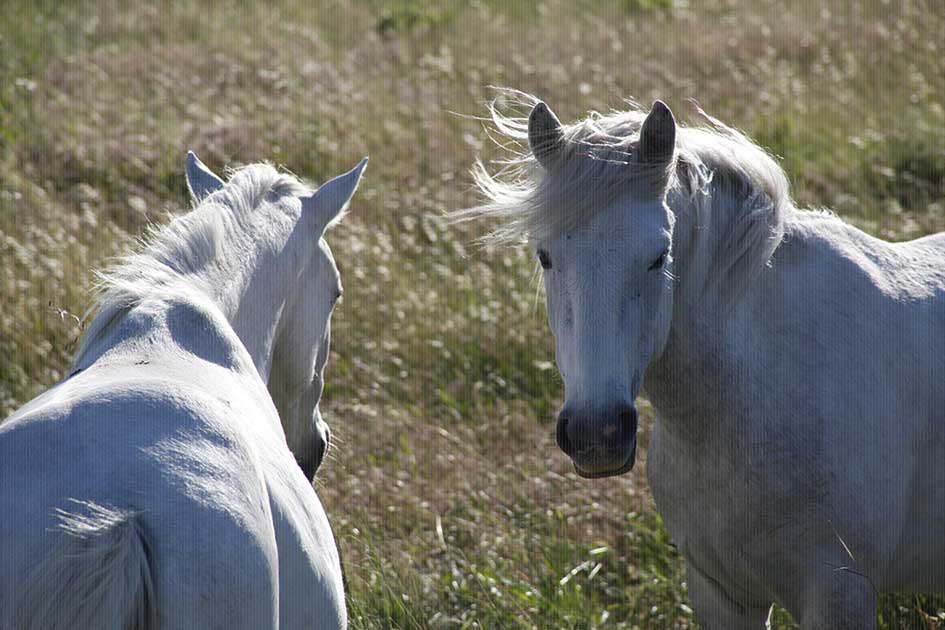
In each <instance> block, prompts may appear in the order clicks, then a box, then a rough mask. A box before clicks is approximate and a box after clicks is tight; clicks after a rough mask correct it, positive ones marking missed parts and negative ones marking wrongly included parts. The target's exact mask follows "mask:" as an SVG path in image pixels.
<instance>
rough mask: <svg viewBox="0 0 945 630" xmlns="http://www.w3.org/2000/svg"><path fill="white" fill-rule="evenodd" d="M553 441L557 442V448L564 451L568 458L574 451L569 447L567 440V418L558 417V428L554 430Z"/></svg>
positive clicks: (569, 441)
mask: <svg viewBox="0 0 945 630" xmlns="http://www.w3.org/2000/svg"><path fill="white" fill-rule="evenodd" d="M555 439H556V440H557V442H558V448H560V449H561V450H562V451H564V454H565V455H568V456H570V455H571V452H572V451H573V450H574V449H573V448H572V446H571V440H569V439H568V418H567V416H559V417H558V426H557V428H556V430H555Z"/></svg>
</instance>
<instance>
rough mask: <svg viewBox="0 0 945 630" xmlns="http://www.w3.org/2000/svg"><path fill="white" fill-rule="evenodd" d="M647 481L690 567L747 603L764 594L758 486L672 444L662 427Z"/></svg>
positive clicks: (729, 468) (652, 442) (722, 464)
mask: <svg viewBox="0 0 945 630" xmlns="http://www.w3.org/2000/svg"><path fill="white" fill-rule="evenodd" d="M647 476H648V478H649V482H650V487H651V489H652V491H653V497H654V499H655V501H656V506H657V509H658V510H659V513H660V515H661V517H662V518H663V522H664V523H665V524H666V528H667V530H668V531H669V533H670V535H671V536H672V538H673V541H674V542H675V544H676V545H677V546H678V548H679V550H680V552H681V553H682V554H683V556H684V557H685V558H686V560H687V562H689V563H691V564H694V565H695V566H696V567H698V569H699V570H700V571H701V572H702V573H704V574H706V575H709V576H712V577H713V578H714V579H716V580H718V581H719V582H722V583H726V584H729V585H730V587H731V588H732V589H733V590H736V591H739V592H740V593H741V595H742V597H751V596H752V595H754V594H756V593H758V592H759V590H761V589H760V586H759V585H756V584H754V582H755V576H756V575H757V574H758V572H759V569H760V567H758V566H756V565H757V563H756V561H755V560H756V559H755V555H756V554H755V551H756V549H755V547H756V546H757V544H756V541H757V540H758V535H759V532H763V531H765V530H766V528H767V525H766V524H765V521H766V510H765V508H764V507H762V506H761V504H760V503H759V501H760V499H759V498H758V497H755V496H754V495H753V490H752V484H750V483H743V482H742V481H741V480H740V478H739V476H738V475H737V474H736V473H735V471H734V470H733V466H732V464H731V463H729V462H726V461H724V460H722V461H720V460H718V459H717V458H713V457H707V456H705V455H704V454H703V453H698V452H689V451H687V450H685V449H680V448H679V447H678V446H676V447H674V446H672V445H670V444H668V443H667V439H666V436H665V435H663V434H662V433H661V430H660V428H659V426H658V425H657V426H654V429H653V434H652V437H651V439H650V448H649V451H648V454H647ZM733 595H734V593H733Z"/></svg>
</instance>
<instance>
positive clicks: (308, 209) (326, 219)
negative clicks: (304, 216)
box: [302, 158, 368, 231]
mask: <svg viewBox="0 0 945 630" xmlns="http://www.w3.org/2000/svg"><path fill="white" fill-rule="evenodd" d="M367 163H368V159H367V158H364V159H362V160H361V162H359V163H358V165H357V166H355V167H354V168H353V169H351V170H350V171H348V172H347V173H345V174H344V175H339V176H338V177H335V178H334V179H331V180H329V181H327V182H325V183H324V184H322V185H321V187H320V188H319V189H318V190H317V191H315V193H314V194H313V195H312V196H310V197H303V198H302V212H303V213H314V215H315V221H316V223H317V224H318V226H319V228H318V229H319V230H322V231H323V230H325V229H326V228H327V227H328V226H329V225H330V224H331V223H332V222H334V221H337V220H339V219H340V218H341V216H342V214H343V213H344V211H345V208H347V206H348V202H349V201H351V197H352V196H354V191H355V190H357V188H358V182H360V181H361V173H362V172H363V171H364V167H365V166H367Z"/></svg>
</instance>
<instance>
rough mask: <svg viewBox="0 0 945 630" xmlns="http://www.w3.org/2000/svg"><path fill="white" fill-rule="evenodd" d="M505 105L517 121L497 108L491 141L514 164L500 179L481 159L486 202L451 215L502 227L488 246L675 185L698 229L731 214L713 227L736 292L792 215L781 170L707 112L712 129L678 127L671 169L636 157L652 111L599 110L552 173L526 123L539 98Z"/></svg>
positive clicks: (573, 135)
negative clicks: (533, 146)
mask: <svg viewBox="0 0 945 630" xmlns="http://www.w3.org/2000/svg"><path fill="white" fill-rule="evenodd" d="M499 100H501V101H504V103H505V108H504V109H507V110H511V111H513V112H518V113H515V114H512V115H506V114H504V113H503V111H502V109H500V107H499V106H498V104H497V103H498V102H499V101H494V102H493V103H492V104H491V105H490V118H491V120H492V123H493V130H492V133H491V134H490V136H492V139H493V140H494V141H495V142H496V144H497V145H498V146H499V147H500V148H502V149H504V150H506V151H509V152H511V157H510V158H509V159H507V160H505V161H504V162H500V164H501V165H502V167H501V168H500V169H499V170H498V171H497V172H495V173H490V172H489V170H488V169H487V168H486V167H485V166H484V165H483V163H482V162H481V161H478V162H477V163H476V166H475V167H474V169H473V177H474V180H475V183H476V185H477V187H478V188H479V190H480V192H481V193H482V194H483V195H484V196H485V198H486V202H485V203H484V204H482V205H480V206H478V207H475V208H471V209H469V210H464V211H460V212H458V213H456V214H455V215H454V216H455V217H456V218H458V219H459V220H464V219H469V218H473V217H494V218H498V219H500V220H501V225H500V226H499V228H498V229H496V230H495V231H494V232H493V233H492V234H491V235H489V236H488V237H486V238H487V240H490V241H492V242H495V243H515V242H523V241H537V240H542V239H545V238H549V237H554V236H556V235H558V234H561V233H565V232H568V231H571V230H574V229H577V228H578V227H580V226H581V225H583V224H586V223H587V222H588V221H590V220H591V219H592V218H593V217H594V216H595V215H596V214H597V213H598V212H600V211H601V210H602V209H604V208H606V207H607V206H608V205H609V204H610V203H611V202H612V201H613V200H614V199H616V198H617V197H618V196H620V195H621V194H623V193H625V192H633V194H634V195H635V196H637V197H641V196H643V197H645V196H648V195H655V194H660V193H662V192H665V191H666V190H667V189H668V188H670V187H678V188H679V189H680V190H682V191H685V192H686V194H687V196H688V197H689V198H690V200H691V201H692V202H693V206H694V211H695V213H696V214H697V215H699V214H700V213H702V214H703V216H696V217H694V220H695V221H697V222H698V224H699V225H703V224H704V225H709V224H710V222H709V221H707V220H706V219H707V217H706V216H704V213H707V212H710V211H711V212H716V211H717V212H720V213H722V212H724V213H725V214H727V215H728V216H726V217H715V218H714V219H713V220H712V221H711V224H712V225H714V226H718V225H725V226H727V227H728V228H729V231H728V232H727V233H726V234H715V236H714V237H715V238H717V239H718V240H719V241H720V242H721V243H722V246H723V247H725V246H729V245H731V246H732V250H731V252H728V253H731V256H728V255H727V252H724V251H723V252H718V251H717V252H716V260H715V262H714V265H713V266H714V268H715V269H716V270H718V271H720V272H721V273H725V274H727V275H730V276H732V278H731V279H732V282H731V285H732V286H733V287H734V286H745V285H746V284H747V283H749V282H750V280H751V278H753V277H754V276H755V275H757V273H758V271H759V270H760V269H761V268H763V267H764V266H765V265H766V264H767V261H768V259H769V258H770V256H771V254H772V253H773V252H774V249H775V248H776V247H777V246H778V244H779V243H780V240H781V235H782V233H783V223H784V217H785V213H786V212H787V211H788V210H789V208H791V207H792V203H791V199H790V188H789V185H788V181H787V177H786V176H785V174H784V171H783V170H782V169H781V167H780V166H778V164H777V163H776V162H775V161H774V159H773V158H772V157H771V156H770V155H768V154H767V153H766V152H765V151H764V150H763V149H761V148H760V147H758V146H757V145H756V144H754V143H753V142H752V141H751V140H749V139H748V138H747V137H746V136H744V135H743V134H742V133H740V132H738V131H737V130H734V129H732V128H730V127H728V126H726V125H724V124H723V123H721V122H720V121H718V120H716V119H714V118H712V117H711V116H709V115H708V114H705V112H703V111H702V110H701V109H700V110H699V112H700V114H702V115H703V116H704V117H705V118H706V120H707V121H708V122H709V126H706V127H684V126H680V127H679V129H678V133H677V138H676V158H675V159H674V160H672V161H671V162H670V163H669V164H661V165H652V164H648V163H646V162H644V161H641V160H639V159H636V154H637V145H638V142H639V135H640V129H641V127H642V125H643V121H644V120H645V119H646V111H644V110H643V109H642V108H641V107H640V106H638V105H637V104H635V103H634V102H632V101H628V108H629V109H628V110H627V111H617V112H611V113H609V114H600V113H597V112H592V113H590V114H589V115H588V116H587V118H585V119H583V120H581V121H578V122H576V123H574V124H571V125H563V126H562V133H563V139H564V142H563V143H562V146H561V148H560V150H559V151H558V152H557V154H556V156H555V158H554V161H553V163H552V164H551V165H550V166H549V168H548V169H547V170H546V169H544V168H542V167H541V166H539V164H538V163H537V161H536V160H535V158H534V156H533V155H531V152H530V150H529V148H528V144H527V142H526V140H527V122H528V119H527V117H525V116H522V115H521V112H524V111H528V110H529V109H530V108H531V107H533V106H534V104H535V103H537V102H538V99H537V98H536V97H534V96H531V95H528V94H524V93H522V92H518V91H514V90H502V91H500V99H499ZM722 196H726V197H727V198H726V199H721V198H720V197H722ZM736 259H737V260H736ZM702 262H703V263H704V264H706V265H708V264H709V261H702ZM736 293H737V291H736Z"/></svg>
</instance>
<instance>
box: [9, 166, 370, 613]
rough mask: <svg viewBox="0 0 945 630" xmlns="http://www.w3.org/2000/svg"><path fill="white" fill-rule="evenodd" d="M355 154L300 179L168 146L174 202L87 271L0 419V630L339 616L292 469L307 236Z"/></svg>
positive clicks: (331, 217)
mask: <svg viewBox="0 0 945 630" xmlns="http://www.w3.org/2000/svg"><path fill="white" fill-rule="evenodd" d="M365 162H366V160H365V161H362V162H361V164H359V165H358V166H357V167H356V168H355V169H353V170H352V171H351V172H349V173H347V174H345V175H342V176H340V177H337V178H335V179H333V180H331V181H329V182H328V183H326V184H324V185H323V186H321V187H320V188H319V189H318V190H317V191H316V192H314V193H313V192H312V191H311V190H309V189H308V188H306V187H305V186H304V185H302V184H301V183H300V182H299V181H298V180H297V179H295V178H294V177H292V176H289V175H286V174H282V173H279V172H277V171H276V170H275V169H274V168H272V167H271V166H268V165H266V164H257V165H252V166H248V167H245V168H243V169H240V170H238V171H236V172H235V173H234V174H233V175H232V177H230V178H229V181H227V182H226V183H224V182H223V181H222V180H220V179H219V178H218V177H217V176H216V175H214V174H213V173H212V172H210V171H209V170H208V169H207V168H206V167H204V166H203V165H202V164H201V163H200V161H199V160H197V158H196V157H195V156H194V155H193V154H192V153H191V154H189V155H188V158H187V181H188V185H189V187H190V190H191V193H192V194H193V197H194V199H195V202H196V208H195V209H194V210H193V211H192V212H190V213H189V214H186V215H184V216H181V217H179V218H177V219H175V220H174V221H172V222H171V223H170V224H169V225H167V226H166V227H165V228H164V229H162V230H160V231H157V232H156V233H155V234H153V235H152V238H151V239H150V240H149V242H148V244H147V245H146V247H145V248H144V250H143V251H142V252H141V253H138V254H134V255H132V256H130V257H128V258H127V259H126V260H124V261H123V262H122V263H121V264H120V265H118V266H117V267H116V268H115V269H114V270H113V271H112V272H110V273H108V274H106V275H104V276H103V278H102V280H103V293H102V295H101V297H100V300H99V303H98V314H97V315H96V317H95V318H94V319H93V320H92V321H91V323H90V326H89V327H88V330H87V332H86V333H85V335H84V337H83V339H82V340H81V343H80V346H79V349H78V351H77V354H76V357H75V360H74V363H73V366H72V369H71V371H70V373H69V375H68V376H67V377H66V378H65V379H63V380H62V381H61V382H60V383H58V384H57V385H55V386H54V387H52V388H51V389H50V390H48V391H47V392H46V393H44V394H42V395H41V396H39V397H38V398H36V399H34V400H33V401H31V402H29V403H28V404H27V405H26V406H24V407H23V408H21V409H20V410H18V411H17V412H16V413H14V414H13V415H12V416H11V417H10V418H9V419H7V420H6V421H5V422H4V423H3V424H2V425H0V541H2V542H0V545H2V553H0V627H2V628H4V629H6V628H10V629H12V628H16V629H18V630H23V629H27V628H43V629H50V628H115V629H118V628H167V629H170V628H180V629H185V628H222V629H226V630H235V629H237V628H246V629H256V628H276V627H280V626H281V627H283V628H320V629H330V628H343V627H345V625H346V611H345V605H344V592H343V586H342V574H341V566H340V563H339V559H338V552H337V549H336V546H335V541H334V537H333V536H332V532H331V528H330V526H329V523H328V520H327V518H326V516H325V512H324V510H323V509H322V506H321V503H320V502H319V500H318V497H317V496H316V494H315V492H314V490H313V488H312V486H311V478H312V476H313V475H314V473H315V469H316V468H317V467H318V464H319V462H320V461H321V459H322V457H323V455H324V452H325V449H326V448H327V445H328V433H327V427H326V426H325V424H324V422H323V421H322V418H321V415H320V413H319V410H318V402H319V398H320V397H321V392H322V377H323V370H324V367H325V362H326V360H327V358H328V342H329V320H330V317H331V312H332V309H333V307H334V304H335V302H336V300H337V299H338V297H339V296H340V295H341V284H340V277H339V274H338V269H337V267H336V266H335V263H334V260H333V258H332V255H331V250H330V249H329V248H328V245H327V243H326V242H325V240H324V238H323V237H324V234H325V231H326V229H328V227H329V226H331V225H332V224H334V223H335V222H337V221H338V220H339V218H340V217H341V215H342V213H343V211H344V208H345V207H346V206H347V204H348V202H349V200H350V198H351V196H352V194H353V193H354V191H355V188H356V186H357V184H358V181H359V179H360V177H361V172H362V169H363V168H364V165H365Z"/></svg>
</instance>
